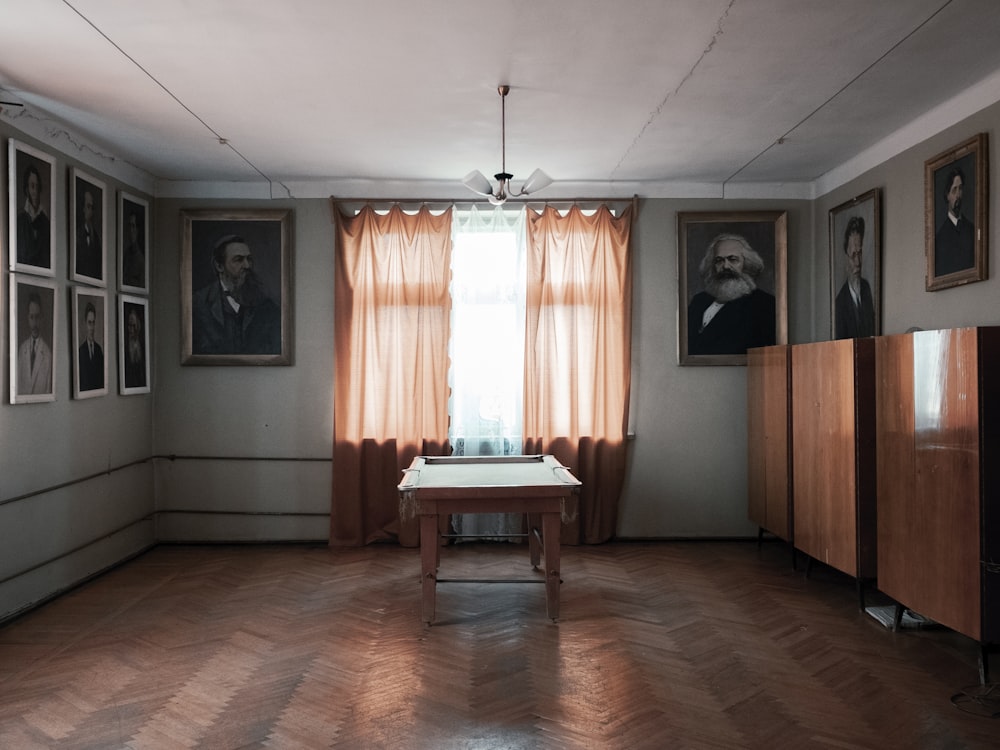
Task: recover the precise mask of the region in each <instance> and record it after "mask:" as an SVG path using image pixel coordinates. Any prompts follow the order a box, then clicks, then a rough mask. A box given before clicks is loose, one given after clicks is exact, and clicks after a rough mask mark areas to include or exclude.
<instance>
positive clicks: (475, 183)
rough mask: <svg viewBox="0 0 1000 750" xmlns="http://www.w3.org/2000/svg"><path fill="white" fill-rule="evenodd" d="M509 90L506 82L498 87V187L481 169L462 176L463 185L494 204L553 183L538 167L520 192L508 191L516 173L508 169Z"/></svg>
mask: <svg viewBox="0 0 1000 750" xmlns="http://www.w3.org/2000/svg"><path fill="white" fill-rule="evenodd" d="M509 92H510V86H508V85H506V84H502V85H500V86H498V87H497V93H499V94H500V171H499V172H497V173H496V174H495V175H493V178H494V179H495V180H496V181H497V184H496V187H495V188H494V186H493V184H492V183H491V182H490V181H489V180H488V179H486V176H485V175H483V173H482V172H480V171H479V170H473V171H472V172H469V174H467V175H465V177H463V178H462V184H463V185H465V186H466V187H467V188H469V190H471V191H472V192H473V193H478V194H479V195H485V196H487V197H488V198H489V199H490V203H492V204H493V205H494V206H499V205H502V204H503V203H505V202H506V201H507V199H508V198H517V197H518V196H521V195H528V194H529V193H534V192H536V191H538V190H541V189H542V188H544V187H548V186H549V185H551V184H552V178H551V177H549V176H548V175H547V174H545V172H543V171H542V170H540V169H536V170H535V171H534V172H532V173H531V174H530V175H529V176H528V179H527V180H525V181H524V184H523V185H521V189H520V190H519V191H518V192H516V193H514V192H508V191H510V190H511V185H510V181H511V180H512V179H514V175H512V174H510V173H509V172H508V171H507V109H506V106H505V103H506V101H507V94H508V93H509Z"/></svg>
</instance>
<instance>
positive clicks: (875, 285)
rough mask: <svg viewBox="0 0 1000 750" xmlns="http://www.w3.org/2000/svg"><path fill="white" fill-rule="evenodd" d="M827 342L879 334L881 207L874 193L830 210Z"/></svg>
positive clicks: (879, 196)
mask: <svg viewBox="0 0 1000 750" xmlns="http://www.w3.org/2000/svg"><path fill="white" fill-rule="evenodd" d="M830 305H831V308H830V313H831V314H830V327H831V333H832V338H834V339H853V338H859V337H863V336H878V335H879V334H881V333H882V202H881V193H880V192H879V190H878V188H875V189H873V190H869V191H868V192H867V193H864V194H862V195H859V196H857V197H856V198H852V199H851V200H849V201H846V202H844V203H841V204H840V205H839V206H837V207H836V208H834V209H831V210H830Z"/></svg>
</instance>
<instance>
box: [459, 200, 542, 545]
mask: <svg viewBox="0 0 1000 750" xmlns="http://www.w3.org/2000/svg"><path fill="white" fill-rule="evenodd" d="M452 240H453V246H452V261H451V273H452V276H451V302H452V320H451V341H450V342H449V355H450V369H449V385H450V387H451V396H450V399H449V414H450V417H451V419H450V424H449V430H448V438H449V441H450V442H451V445H452V448H453V450H454V453H455V455H464V456H502V455H517V454H520V453H521V445H522V443H523V430H522V417H523V414H522V412H523V408H522V404H523V392H524V320H525V315H524V299H525V287H526V282H525V251H524V222H523V212H518V213H517V214H513V213H511V212H506V213H504V212H503V211H502V210H501V209H499V208H498V209H496V210H494V211H492V212H489V213H486V214H485V215H483V214H480V213H479V212H478V211H477V210H476V209H472V210H471V211H465V212H461V213H456V216H455V221H454V224H453V232H452ZM453 526H454V527H455V532H456V533H458V534H472V535H489V536H496V537H499V536H501V535H503V534H509V533H519V532H520V531H521V516H520V514H495V515H486V514H475V515H473V514H469V515H460V516H455V517H454V518H453Z"/></svg>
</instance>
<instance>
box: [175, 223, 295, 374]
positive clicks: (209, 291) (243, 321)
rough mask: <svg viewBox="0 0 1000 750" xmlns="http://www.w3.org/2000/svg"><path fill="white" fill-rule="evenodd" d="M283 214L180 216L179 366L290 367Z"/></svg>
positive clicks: (287, 233) (287, 231)
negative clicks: (181, 225) (180, 321)
mask: <svg viewBox="0 0 1000 750" xmlns="http://www.w3.org/2000/svg"><path fill="white" fill-rule="evenodd" d="M291 216H292V212H291V211H290V210H287V209H273V210H230V211H213V210H197V211H194V210H192V211H182V212H181V220H182V224H183V231H182V244H181V279H180V281H181V316H182V323H181V325H182V329H181V364H182V365H289V364H291V351H290V349H291V319H290V310H291V305H290V302H291V300H290V291H289V290H290V288H291V283H290V274H291V258H290V254H291Z"/></svg>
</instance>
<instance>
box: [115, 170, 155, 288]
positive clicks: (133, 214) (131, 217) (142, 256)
mask: <svg viewBox="0 0 1000 750" xmlns="http://www.w3.org/2000/svg"><path fill="white" fill-rule="evenodd" d="M148 248H149V202H148V201H146V200H145V199H144V198H140V197H138V196H136V195H131V194H130V193H126V192H125V191H124V190H119V191H118V286H119V289H121V290H122V291H123V292H133V293H135V294H149V249H148Z"/></svg>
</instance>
